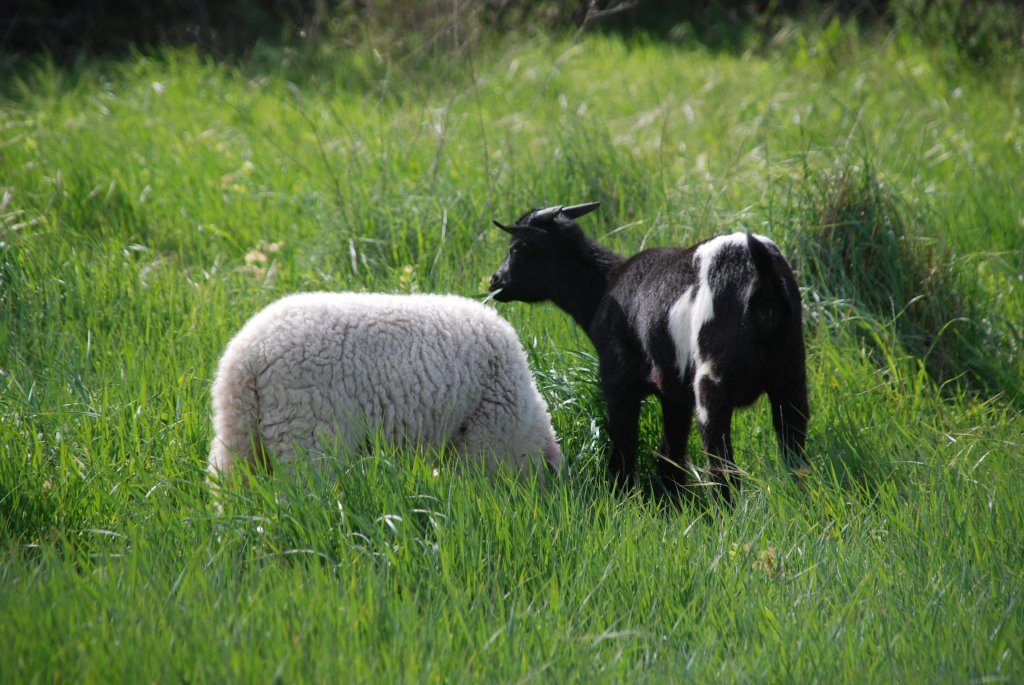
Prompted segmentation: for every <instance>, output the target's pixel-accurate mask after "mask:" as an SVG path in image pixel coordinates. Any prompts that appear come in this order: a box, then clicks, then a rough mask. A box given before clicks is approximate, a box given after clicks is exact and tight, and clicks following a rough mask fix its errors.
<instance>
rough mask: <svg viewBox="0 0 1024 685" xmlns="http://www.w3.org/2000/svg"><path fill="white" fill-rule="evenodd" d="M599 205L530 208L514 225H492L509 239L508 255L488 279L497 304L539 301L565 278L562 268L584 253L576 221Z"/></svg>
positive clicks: (594, 203)
mask: <svg viewBox="0 0 1024 685" xmlns="http://www.w3.org/2000/svg"><path fill="white" fill-rule="evenodd" d="M600 204H601V203H600V202H588V203H586V204H581V205H572V206H570V207H562V206H560V205H556V206H554V207H546V208H544V209H534V210H531V211H529V212H527V213H526V214H524V215H522V216H521V217H519V219H518V220H516V222H515V223H514V224H511V225H508V226H506V225H505V224H502V223H499V222H498V221H495V222H494V225H495V226H497V227H498V228H500V229H501V230H503V231H505V232H506V233H509V234H510V235H511V236H512V241H511V243H509V247H508V256H507V257H505V261H504V262H502V264H501V266H499V267H498V270H497V271H495V272H494V275H493V276H491V292H494V293H495V294H494V299H496V300H498V301H499V302H511V301H514V300H518V301H520V302H539V301H541V300H546V299H549V298H550V297H551V290H552V289H553V288H555V287H557V286H556V284H558V283H560V282H562V281H563V280H564V278H565V271H566V269H571V268H572V264H573V261H574V260H575V259H576V258H577V257H578V256H580V255H582V254H583V253H584V251H585V250H586V246H587V239H586V237H585V236H584V235H583V231H582V230H581V229H580V227H579V225H578V224H577V223H576V221H575V220H576V219H578V218H579V217H581V216H583V215H584V214H588V213H590V212H592V211H594V210H595V209H597V207H598V205H600Z"/></svg>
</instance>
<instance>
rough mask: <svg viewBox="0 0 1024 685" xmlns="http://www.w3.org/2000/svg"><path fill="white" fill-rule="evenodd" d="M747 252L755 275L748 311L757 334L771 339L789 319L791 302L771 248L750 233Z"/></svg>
mask: <svg viewBox="0 0 1024 685" xmlns="http://www.w3.org/2000/svg"><path fill="white" fill-rule="evenodd" d="M747 249H748V250H749V251H750V260H751V262H753V264H754V272H755V276H754V282H753V283H752V284H751V289H750V296H749V298H748V300H747V307H748V310H749V312H750V313H751V315H752V316H753V320H754V322H755V325H756V328H757V331H758V332H759V333H760V334H762V335H770V334H772V333H774V332H775V330H776V329H778V327H779V325H780V324H781V323H782V321H783V320H784V319H785V318H786V316H788V314H789V305H788V300H787V298H786V295H785V291H784V289H783V285H782V280H781V278H780V275H779V272H778V269H777V268H776V266H775V258H774V257H773V256H772V253H771V251H770V250H769V249H768V246H767V245H765V244H764V242H762V241H761V240H760V239H759V238H757V237H756V236H754V234H753V233H750V232H749V231H748V232H747Z"/></svg>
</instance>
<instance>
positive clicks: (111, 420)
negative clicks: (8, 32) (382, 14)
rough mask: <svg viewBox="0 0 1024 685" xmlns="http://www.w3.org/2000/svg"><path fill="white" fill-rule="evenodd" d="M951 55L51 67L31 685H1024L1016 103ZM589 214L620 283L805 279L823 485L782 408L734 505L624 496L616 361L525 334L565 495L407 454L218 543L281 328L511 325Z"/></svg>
mask: <svg viewBox="0 0 1024 685" xmlns="http://www.w3.org/2000/svg"><path fill="white" fill-rule="evenodd" d="M942 60H943V56H941V55H935V54H933V53H932V52H930V51H929V50H928V49H926V48H923V47H920V46H918V45H915V44H913V42H912V41H909V40H906V39H903V38H901V37H899V36H896V37H895V38H893V37H890V39H889V40H887V41H885V42H882V41H880V40H877V39H874V38H870V37H867V38H864V37H859V36H857V35H856V34H854V33H852V32H849V31H843V30H839V29H837V28H835V27H830V29H829V31H828V32H824V33H822V34H821V35H820V36H817V37H814V36H811V38H810V39H809V40H804V39H803V38H801V39H800V40H793V41H791V42H790V43H788V44H785V45H782V46H781V47H779V48H777V49H776V50H774V51H773V52H771V53H769V54H767V55H762V56H757V55H755V54H752V53H751V54H745V55H739V56H737V55H729V54H718V53H710V52H706V51H702V50H700V49H697V48H693V49H689V48H688V49H685V50H682V49H674V48H672V47H669V46H664V45H659V44H648V43H643V42H640V43H637V44H632V45H626V44H624V43H623V42H621V41H620V40H618V39H614V38H606V37H598V36H585V37H584V38H583V39H582V40H581V41H580V42H578V43H576V44H569V43H566V42H559V41H538V40H536V39H529V40H527V39H525V38H520V37H515V36H511V37H508V38H506V39H504V40H501V41H499V42H497V43H496V44H494V45H491V46H490V47H489V49H487V50H482V49H478V50H477V51H476V52H475V54H472V55H470V54H466V55H463V56H462V58H461V59H453V58H450V57H449V58H447V59H443V60H440V61H439V62H437V63H431V62H423V63H417V62H415V61H414V60H409V59H397V58H396V59H389V58H388V57H387V56H386V55H383V56H382V53H380V52H374V51H372V50H370V49H368V48H366V49H364V48H344V49H343V48H338V47H333V46H331V45H330V44H327V43H325V44H321V45H318V46H316V47H314V48H310V49H309V50H308V51H305V52H304V51H295V50H280V49H270V48H262V49H260V50H259V51H257V52H256V53H255V54H254V55H253V56H252V57H251V58H250V59H248V60H247V61H245V62H244V63H243V64H242V65H241V66H234V67H233V66H228V65H224V64H219V63H216V62H213V61H210V60H208V59H206V58H200V57H197V56H196V55H195V54H193V53H190V52H187V51H179V52H167V53H162V54H159V55H154V56H144V55H135V56H133V57H130V58H127V59H124V60H121V61H101V60H95V61H87V62H83V63H81V64H79V65H77V66H75V67H73V68H67V69H59V68H56V67H53V66H51V65H48V64H37V65H33V64H29V63H26V62H24V61H22V62H21V63H20V64H19V66H18V68H17V69H11V70H9V71H8V73H6V74H5V75H4V77H3V79H2V81H3V83H2V85H0V93H2V94H3V95H2V98H3V99H2V100H0V103H2V106H0V545H2V546H3V552H2V556H0V680H2V681H3V682H18V683H37V682H38V683H42V682H48V683H49V682H109V681H111V680H113V681H115V682H143V681H170V682H174V681H188V682H217V681H228V682H239V681H243V682H248V681H254V682H266V681H269V680H272V679H277V680H281V681H283V682H291V681H312V682H332V681H333V682H348V681H358V682H367V681H371V682H392V681H426V682H437V681H452V682H463V681H471V680H477V681H482V682H491V681H501V682H509V681H526V680H539V681H545V682H621V681H625V680H646V681H654V682H659V681H661V682H664V681H679V680H684V679H693V680H697V681H704V682H720V681H751V682H849V681H861V682H893V681H896V682H937V681H945V682H971V681H977V682H981V681H984V682H1019V681H1020V680H1022V679H1024V639H1022V638H1021V637H1020V636H1021V635H1024V596H1022V595H1024V498H1021V496H1020V482H1021V479H1022V478H1024V457H1022V454H1024V438H1022V435H1024V415H1022V411H1024V410H1022V406H1024V381H1022V379H1024V362H1022V353H1024V339H1022V324H1021V322H1022V321H1024V283H1022V280H1021V279H1022V274H1024V244H1022V242H1024V241H1022V239H1021V235H1022V232H1024V193H1022V192H1021V187H1020V170H1021V168H1024V166H1022V165H1024V152H1022V147H1024V121H1022V119H1021V113H1020V107H1019V104H1018V103H1020V102H1021V101H1022V97H1024V93H1022V90H1024V84H1022V71H1021V69H1020V67H1019V65H1017V66H1016V67H1008V68H1006V69H1004V70H1003V71H1001V72H999V73H997V74H992V73H986V74H984V75H972V74H971V73H970V72H969V71H968V70H966V69H965V70H963V71H961V72H958V71H955V70H953V71H950V70H949V69H946V68H943V69H939V68H937V67H936V64H937V63H938V62H939V61H942ZM943 63H945V62H944V61H943ZM844 179H845V180H844ZM589 200H600V201H601V202H602V203H603V204H602V209H601V211H600V212H598V213H597V214H595V215H593V216H591V217H588V218H587V219H586V228H587V229H588V230H590V231H591V232H592V233H593V234H594V235H597V236H603V237H604V238H605V239H606V240H607V241H608V242H609V243H610V244H612V245H614V246H615V247H616V248H618V249H620V250H622V251H624V252H629V251H633V250H636V249H639V248H640V247H642V246H654V245H677V244H689V243H692V242H696V241H697V240H699V239H702V238H705V237H708V236H711V235H713V234H715V233H717V232H722V231H732V230H735V229H737V228H743V229H750V230H756V231H758V232H760V233H765V234H767V235H770V236H771V237H773V238H774V239H776V240H777V241H778V242H779V243H780V244H782V245H783V246H784V248H785V249H786V251H787V252H788V253H789V254H790V256H791V257H792V260H793V262H794V264H795V265H796V266H797V268H798V271H799V274H798V277H799V280H800V282H801V285H802V287H803V289H804V295H805V303H806V337H807V341H808V346H809V375H810V382H811V393H812V397H811V401H812V412H813V416H812V421H811V427H810V443H809V450H810V453H811V455H812V458H813V460H814V462H815V466H816V474H815V476H814V477H813V478H812V479H811V480H810V482H809V483H808V486H807V489H806V491H801V490H799V489H797V488H796V487H795V486H794V485H793V483H792V482H791V481H790V479H789V477H788V475H787V474H786V472H785V470H784V469H783V468H782V467H781V466H780V465H779V463H778V459H777V450H776V447H775V444H774V435H773V433H772V431H771V427H770V420H769V417H768V412H767V407H765V406H764V405H763V404H761V403H759V404H757V405H755V406H754V407H753V408H752V409H751V410H748V411H746V412H742V413H741V414H740V415H739V416H738V417H737V419H736V421H735V425H734V429H733V433H734V440H735V443H736V447H737V454H738V462H739V465H740V467H741V468H742V469H743V470H744V471H745V472H746V473H747V474H748V475H747V477H746V479H745V481H744V485H743V488H742V491H741V492H740V495H739V498H738V502H737V504H736V506H735V509H733V510H731V511H719V510H717V509H716V508H715V507H714V506H713V503H712V502H709V501H708V500H707V498H704V497H697V498H696V500H695V501H694V502H692V503H688V504H685V505H683V506H682V507H680V508H678V509H675V508H669V507H664V506H662V505H661V504H660V503H659V502H658V501H657V500H656V499H651V498H647V497H644V496H642V495H640V494H634V495H632V496H628V497H626V496H621V495H614V494H612V493H610V492H609V489H608V487H607V484H606V481H605V476H604V471H603V451H604V449H605V448H606V446H607V438H606V435H605V433H604V427H603V416H604V411H603V404H602V402H601V400H600V392H599V390H598V388H597V386H596V362H595V359H594V357H593V354H592V349H591V347H590V345H589V343H588V342H587V340H586V337H585V336H584V335H583V334H582V333H581V332H580V331H578V330H577V329H575V328H574V327H573V325H572V323H571V321H570V320H569V319H568V317H566V316H564V315H563V314H561V313H560V312H558V311H556V310H555V309H554V308H553V307H551V306H548V305H544V306H527V305H522V304H513V305H502V306H500V308H499V311H501V312H502V313H503V314H504V315H505V316H507V317H508V318H509V319H510V320H511V321H512V323H513V325H514V326H515V327H516V328H517V330H518V331H519V332H520V335H521V336H522V338H523V340H524V343H525V344H526V346H527V349H528V352H529V357H530V362H531V365H532V367H533V368H534V370H535V372H536V374H537V376H538V382H539V385H540V387H541V390H542V392H543V394H544V395H545V397H546V398H547V400H548V402H549V404H550V406H551V408H552V412H553V419H554V423H555V428H556V431H557V432H558V434H559V436H560V439H561V442H562V446H563V451H564V452H565V453H566V455H567V467H568V468H567V469H566V475H565V476H564V477H562V478H560V479H559V480H558V481H557V482H556V483H554V484H553V485H550V486H547V487H541V486H537V485H533V486H520V485H517V484H515V483H512V482H508V481H506V480H502V479H498V480H495V481H490V480H487V479H484V478H480V477H474V476H472V475H467V476H464V477H456V476H452V475H450V474H448V473H446V472H441V473H440V474H439V475H435V474H434V473H433V470H432V465H431V463H430V461H429V459H424V458H420V457H417V456H416V455H401V454H394V453H392V452H390V451H389V450H388V449H387V448H386V447H383V446H382V447H380V448H379V449H378V450H376V452H375V454H374V455H371V456H369V457H368V458H367V459H365V460H363V461H360V462H356V463H345V464H339V465H338V472H337V474H336V477H335V478H334V479H333V480H329V481H327V482H319V481H318V482H317V483H315V484H313V485H312V486H311V487H310V488H308V489H300V488H296V487H294V486H292V485H291V484H289V483H287V482H281V481H279V480H274V479H272V478H269V479H260V480H258V481H257V482H256V483H255V485H254V487H253V488H252V489H251V490H249V491H247V492H235V493H233V494H232V495H231V496H230V497H229V498H228V500H227V502H226V511H225V515H224V516H220V517H218V516H215V515H214V513H213V510H212V507H211V504H210V498H209V493H208V491H207V489H206V486H205V484H204V481H203V479H204V468H205V457H206V452H207V448H208V444H209V440H210V438H211V430H210V412H209V386H210V380H211V375H212V371H213V369H214V366H215V364H216V361H217V358H218V356H219V354H220V353H221V351H222V350H223V348H224V346H225V344H226V343H227V341H228V339H229V338H230V337H231V335H232V334H233V333H234V332H235V331H236V330H237V329H238V328H239V327H240V326H241V325H242V323H243V322H244V321H245V320H246V319H247V318H248V317H249V316H251V315H252V314H253V313H254V312H255V311H256V310H257V309H258V308H259V307H261V306H262V305H263V304H265V303H267V302H270V301H272V300H273V299H275V298H277V297H279V296H281V295H282V294H284V293H288V292H292V291H295V290H312V289H367V290H386V291H453V292H459V293H463V294H469V295H477V294H481V293H482V291H483V290H484V285H483V280H484V279H485V277H487V276H489V274H490V273H491V272H492V271H493V270H494V268H495V267H496V266H497V265H498V264H499V262H500V260H501V259H502V257H503V253H504V249H505V240H504V238H503V237H502V235H501V234H500V232H498V231H497V230H495V229H493V228H491V227H490V220H491V218H492V217H493V218H498V219H501V220H506V221H507V220H511V219H513V218H515V217H516V216H518V214H519V213H521V212H522V211H523V210H525V209H526V208H528V207H531V206H541V205H545V204H553V203H576V202H583V201H589ZM843 251H845V253H843ZM839 253H843V254H842V255H840V254H839ZM844 260H845V261H844ZM658 421H659V419H658V414H657V409H656V407H655V406H653V405H652V406H650V407H648V408H647V410H646V411H645V413H644V416H643V417H642V440H643V443H644V446H645V447H644V454H646V455H648V457H649V455H650V451H651V448H653V446H654V445H656V444H657V441H658V439H659V435H658ZM691 451H692V452H693V453H694V455H695V457H694V461H695V463H696V464H697V466H698V467H703V466H705V465H706V463H705V461H704V460H703V458H702V457H701V456H700V445H699V441H698V440H697V439H696V437H695V436H694V438H693V439H692V440H691ZM646 468H650V464H646Z"/></svg>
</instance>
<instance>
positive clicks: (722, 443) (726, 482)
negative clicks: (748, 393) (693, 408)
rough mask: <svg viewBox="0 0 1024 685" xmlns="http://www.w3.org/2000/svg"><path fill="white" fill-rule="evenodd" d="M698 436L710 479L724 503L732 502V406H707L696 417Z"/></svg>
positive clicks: (733, 479)
mask: <svg viewBox="0 0 1024 685" xmlns="http://www.w3.org/2000/svg"><path fill="white" fill-rule="evenodd" d="M697 423H698V426H699V428H700V438H701V441H702V442H703V443H704V451H705V452H707V454H708V461H709V462H710V466H711V479H712V481H713V482H714V483H715V485H716V486H717V487H716V490H717V491H718V493H719V494H720V496H721V497H722V500H723V501H725V503H726V504H730V503H731V502H732V484H733V482H734V481H735V480H736V476H737V471H736V462H735V461H733V457H732V437H731V433H732V407H730V406H717V407H713V408H707V409H706V410H705V411H704V412H702V415H701V416H699V417H698V422H697Z"/></svg>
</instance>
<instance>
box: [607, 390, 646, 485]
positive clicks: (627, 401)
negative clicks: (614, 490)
mask: <svg viewBox="0 0 1024 685" xmlns="http://www.w3.org/2000/svg"><path fill="white" fill-rule="evenodd" d="M604 396H605V401H606V402H607V404H608V437H609V438H611V442H612V452H611V455H610V457H609V459H608V469H609V470H610V471H611V475H612V478H613V479H614V480H615V484H616V486H617V487H619V488H622V489H624V490H628V489H631V488H632V487H633V486H634V485H635V484H636V441H637V433H638V430H639V429H638V427H637V424H638V422H639V421H640V401H641V399H642V396H641V393H640V391H639V390H638V389H632V388H616V387H610V386H605V388H604Z"/></svg>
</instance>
